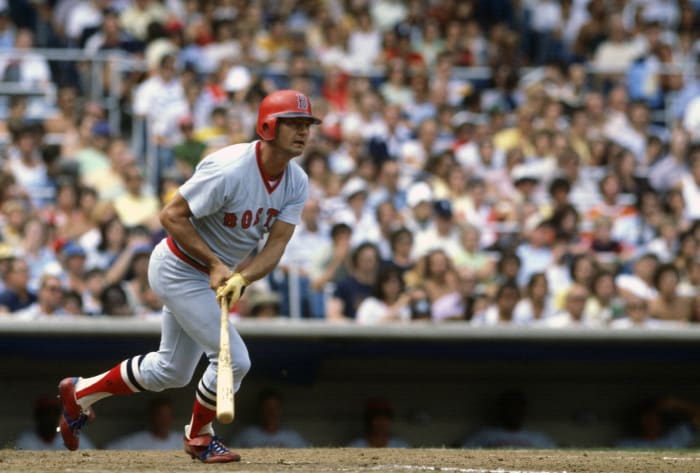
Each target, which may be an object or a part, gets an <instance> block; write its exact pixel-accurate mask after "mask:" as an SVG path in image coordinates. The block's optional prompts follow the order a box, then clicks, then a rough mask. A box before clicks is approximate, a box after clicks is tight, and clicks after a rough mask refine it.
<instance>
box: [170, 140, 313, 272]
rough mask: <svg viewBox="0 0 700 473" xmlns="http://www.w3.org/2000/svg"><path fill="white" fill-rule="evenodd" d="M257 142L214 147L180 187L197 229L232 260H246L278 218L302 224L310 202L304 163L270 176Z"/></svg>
mask: <svg viewBox="0 0 700 473" xmlns="http://www.w3.org/2000/svg"><path fill="white" fill-rule="evenodd" d="M259 148H260V142H259V141H257V142H253V143H243V144H237V145H233V146H228V147H226V148H223V149H221V150H219V151H216V152H215V153H212V154H211V155H209V156H207V157H206V158H205V159H204V160H202V161H201V162H200V163H199V165H198V166H197V169H196V171H195V173H194V175H193V176H192V178H191V179H190V180H188V181H187V182H186V183H185V184H183V185H182V187H180V194H182V196H183V197H184V198H185V200H187V203H188V204H189V206H190V210H192V214H193V217H192V219H191V220H192V224H193V225H194V227H195V229H196V230H197V233H199V235H200V236H201V237H202V239H203V240H204V241H205V243H206V244H207V245H208V246H209V248H211V249H212V251H213V252H214V253H215V254H216V256H218V257H219V258H220V259H221V261H223V262H224V263H226V264H227V265H228V266H234V265H235V264H237V263H238V262H240V261H241V260H243V259H244V258H245V257H246V256H247V255H248V253H249V252H250V251H251V250H252V249H253V248H254V247H255V246H256V245H257V243H258V242H259V241H260V239H261V238H262V237H263V236H264V234H265V233H267V232H268V231H269V230H270V227H271V225H272V224H273V223H274V221H275V220H276V219H279V220H282V221H283V222H287V223H291V224H293V225H298V224H299V222H300V220H301V211H302V209H303V207H304V202H306V197H307V194H308V178H307V176H306V173H304V171H303V170H302V169H301V167H299V165H298V164H297V163H295V162H293V161H292V162H290V163H289V165H288V166H287V169H286V170H285V172H284V174H283V175H282V176H281V177H280V178H279V179H278V180H277V181H274V182H271V181H270V179H269V177H268V176H266V175H265V171H264V170H263V168H262V166H261V163H260V156H259Z"/></svg>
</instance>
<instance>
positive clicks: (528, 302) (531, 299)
mask: <svg viewBox="0 0 700 473" xmlns="http://www.w3.org/2000/svg"><path fill="white" fill-rule="evenodd" d="M502 287H503V286H502ZM554 312H555V310H554V307H553V305H552V297H551V295H550V293H549V283H548V282H547V276H546V275H545V274H544V273H541V272H540V273H532V275H531V276H530V280H529V281H528V282H527V286H526V287H525V295H524V297H523V298H522V299H520V300H519V301H518V303H517V304H516V306H515V308H514V309H513V320H514V321H516V322H517V323H531V322H533V321H538V320H544V319H547V318H549V317H551V316H552V315H553V314H554Z"/></svg>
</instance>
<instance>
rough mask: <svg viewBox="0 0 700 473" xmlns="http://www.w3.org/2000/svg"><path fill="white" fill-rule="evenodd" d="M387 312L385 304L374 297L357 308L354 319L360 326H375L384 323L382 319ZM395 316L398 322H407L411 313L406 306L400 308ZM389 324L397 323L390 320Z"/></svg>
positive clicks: (387, 308) (367, 299)
mask: <svg viewBox="0 0 700 473" xmlns="http://www.w3.org/2000/svg"><path fill="white" fill-rule="evenodd" d="M388 311H389V306H388V305H387V304H386V303H385V302H383V301H381V300H379V299H377V298H375V297H368V298H366V299H365V300H363V301H362V302H361V303H360V306H359V307H358V308H357V313H356V314H355V319H356V320H357V323H358V324H360V325H376V324H379V323H382V322H384V320H382V319H384V318H385V317H386V315H387V312H388ZM397 315H398V316H399V321H400V322H409V321H410V320H411V311H410V309H409V307H408V305H406V306H403V307H401V308H400V309H399V310H398V313H397ZM391 322H397V321H396V320H391Z"/></svg>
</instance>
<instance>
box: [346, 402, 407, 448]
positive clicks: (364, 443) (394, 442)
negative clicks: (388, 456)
mask: <svg viewBox="0 0 700 473" xmlns="http://www.w3.org/2000/svg"><path fill="white" fill-rule="evenodd" d="M393 420H394V408H393V407H392V406H391V404H389V401H387V400H386V399H383V398H370V399H368V400H367V404H366V405H365V412H364V433H363V435H362V437H358V438H356V439H355V440H353V441H352V442H350V444H349V445H348V446H349V447H356V448H384V447H388V448H407V447H408V446H409V445H408V443H407V442H406V441H405V440H403V439H402V438H400V437H398V436H396V435H395V434H394V433H393Z"/></svg>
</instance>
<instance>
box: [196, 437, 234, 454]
mask: <svg viewBox="0 0 700 473" xmlns="http://www.w3.org/2000/svg"><path fill="white" fill-rule="evenodd" d="M212 453H213V454H214V455H226V454H227V453H229V451H228V448H226V447H225V446H224V444H223V443H221V439H220V438H219V437H217V436H216V435H214V436H213V437H212V438H211V442H210V443H209V446H208V447H207V449H206V450H205V451H204V453H202V454H201V455H200V456H199V458H200V459H201V460H204V459H205V458H208V457H209V455H211V454H212Z"/></svg>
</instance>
